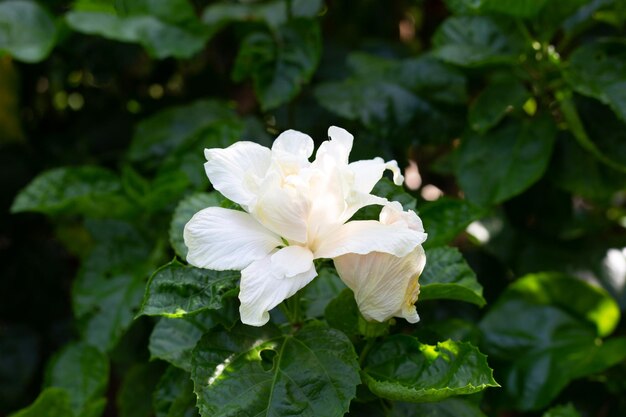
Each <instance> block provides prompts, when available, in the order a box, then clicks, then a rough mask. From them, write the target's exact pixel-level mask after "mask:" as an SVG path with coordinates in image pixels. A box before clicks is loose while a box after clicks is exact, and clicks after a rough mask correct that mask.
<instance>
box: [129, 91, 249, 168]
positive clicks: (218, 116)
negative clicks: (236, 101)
mask: <svg viewBox="0 0 626 417" xmlns="http://www.w3.org/2000/svg"><path fill="white" fill-rule="evenodd" d="M236 120H237V116H236V114H235V112H234V111H233V110H232V108H231V107H230V106H229V105H227V104H226V103H224V102H221V101H216V100H199V101H195V102H193V103H191V104H188V105H184V106H178V107H171V108H168V109H165V110H162V111H160V112H158V113H156V114H154V115H152V116H150V117H148V118H147V119H144V120H142V121H141V122H139V123H138V124H137V128H136V130H135V134H134V135H133V139H132V142H131V144H130V147H129V148H128V153H127V156H128V159H130V160H131V161H135V162H139V161H141V162H147V163H148V164H152V166H157V165H159V164H160V163H161V162H162V160H163V159H164V158H165V157H167V156H168V155H170V154H171V153H172V152H174V151H176V150H177V149H179V148H186V147H187V146H189V144H190V143H192V142H194V141H196V140H198V138H199V137H200V138H201V137H202V136H203V135H205V134H206V133H207V132H208V131H210V129H211V128H214V127H215V125H219V124H222V123H225V122H233V121H236ZM237 139H238V138H237V137H235V138H232V139H230V140H224V142H223V143H216V144H215V145H213V147H220V146H223V147H226V146H229V145H231V144H232V143H233V142H234V141H235V140H237ZM200 156H202V155H200Z"/></svg>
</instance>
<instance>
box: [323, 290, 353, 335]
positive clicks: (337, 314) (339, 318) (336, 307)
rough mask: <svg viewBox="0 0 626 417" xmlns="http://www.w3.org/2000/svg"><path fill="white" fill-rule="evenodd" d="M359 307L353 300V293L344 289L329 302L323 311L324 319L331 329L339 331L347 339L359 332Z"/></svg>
mask: <svg viewBox="0 0 626 417" xmlns="http://www.w3.org/2000/svg"><path fill="white" fill-rule="evenodd" d="M360 315H361V313H359V306H358V305H357V304H356V300H355V299H354V293H353V292H352V290H351V289H349V288H346V289H344V290H343V291H341V292H340V293H339V295H337V296H336V297H335V298H333V299H332V300H330V302H329V303H328V305H326V309H325V310H324V318H326V322H327V323H328V325H329V326H330V327H332V328H335V329H338V330H341V331H342V332H343V333H344V334H346V335H348V336H349V337H354V336H356V335H358V334H359V333H360V332H359V318H360Z"/></svg>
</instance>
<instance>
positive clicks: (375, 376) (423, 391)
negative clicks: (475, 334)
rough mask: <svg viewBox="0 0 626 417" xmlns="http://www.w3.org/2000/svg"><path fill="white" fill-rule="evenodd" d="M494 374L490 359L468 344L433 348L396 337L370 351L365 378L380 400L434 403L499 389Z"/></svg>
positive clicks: (406, 337) (365, 367) (407, 338)
mask: <svg viewBox="0 0 626 417" xmlns="http://www.w3.org/2000/svg"><path fill="white" fill-rule="evenodd" d="M492 373H493V372H492V370H491V369H490V368H489V366H488V365H487V357H486V356H485V355H483V354H481V353H480V352H479V351H478V349H476V348H475V347H474V346H472V345H470V344H469V343H462V342H461V343H459V342H452V341H450V340H448V341H445V342H440V343H437V345H436V346H431V345H424V344H421V343H420V342H419V341H418V340H417V339H416V338H414V337H411V336H407V335H395V336H391V337H388V338H387V339H385V341H383V342H382V343H380V344H379V345H378V346H377V347H376V348H374V349H372V350H371V351H370V353H369V354H368V356H367V359H366V361H365V364H364V368H363V373H362V375H363V379H364V382H365V383H366V384H367V386H368V387H369V389H370V390H371V391H372V392H373V393H374V394H376V395H378V396H380V397H383V398H388V399H390V400H398V401H409V402H432V401H440V400H443V399H445V398H448V397H450V396H454V395H463V394H472V393H475V392H479V391H482V390H484V389H485V388H487V387H497V386H499V385H498V384H497V383H496V381H495V380H494V379H493V375H492Z"/></svg>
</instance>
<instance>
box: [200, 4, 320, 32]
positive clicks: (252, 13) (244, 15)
mask: <svg viewBox="0 0 626 417" xmlns="http://www.w3.org/2000/svg"><path fill="white" fill-rule="evenodd" d="M322 4H323V2H322V1H321V0H293V1H292V2H291V3H287V2H286V1H284V0H273V1H267V2H263V3H227V2H219V3H213V4H211V5H209V6H208V7H207V8H206V9H204V12H203V14H202V20H203V22H204V23H205V24H206V25H208V26H209V27H210V28H211V30H212V31H213V32H215V31H217V30H219V29H220V28H222V27H223V26H224V25H226V24H228V23H231V22H264V23H266V24H267V25H268V26H271V27H273V28H278V27H280V26H281V25H283V24H284V23H286V22H287V21H288V19H289V13H288V11H287V7H289V6H290V7H291V11H290V12H291V16H292V17H295V18H299V17H304V18H307V17H308V18H312V17H315V16H316V15H317V13H318V12H319V11H320V9H321V7H322Z"/></svg>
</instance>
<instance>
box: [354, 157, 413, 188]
mask: <svg viewBox="0 0 626 417" xmlns="http://www.w3.org/2000/svg"><path fill="white" fill-rule="evenodd" d="M348 167H349V168H350V169H351V170H352V172H353V173H354V188H355V189H356V190H357V191H358V192H360V193H366V194H369V193H371V192H372V189H373V188H374V186H375V185H376V183H377V182H378V181H379V180H380V179H381V178H382V176H383V173H384V172H385V170H386V169H388V170H390V171H391V172H392V173H393V182H394V184H396V185H402V183H403V182H404V177H403V176H402V173H401V172H400V168H398V163H397V162H396V161H389V162H385V161H384V160H383V159H382V158H374V159H368V160H363V161H356V162H352V163H351V164H350V165H348Z"/></svg>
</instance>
